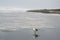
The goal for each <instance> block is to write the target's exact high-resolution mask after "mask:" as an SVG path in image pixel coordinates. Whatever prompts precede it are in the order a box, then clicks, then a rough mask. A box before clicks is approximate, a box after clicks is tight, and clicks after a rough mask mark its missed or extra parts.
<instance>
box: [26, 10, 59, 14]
mask: <svg viewBox="0 0 60 40" xmlns="http://www.w3.org/2000/svg"><path fill="white" fill-rule="evenodd" d="M27 12H38V13H40V12H41V13H54V14H55V13H57V14H60V9H41V10H27Z"/></svg>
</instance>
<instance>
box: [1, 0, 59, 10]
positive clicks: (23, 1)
mask: <svg viewBox="0 0 60 40" xmlns="http://www.w3.org/2000/svg"><path fill="white" fill-rule="evenodd" d="M1 7H2V8H4V7H11V8H23V9H24V8H25V9H40V8H60V0H0V8H1Z"/></svg>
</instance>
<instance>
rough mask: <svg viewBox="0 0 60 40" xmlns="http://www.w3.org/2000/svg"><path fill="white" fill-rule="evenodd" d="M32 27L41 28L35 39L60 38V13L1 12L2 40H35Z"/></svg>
mask: <svg viewBox="0 0 60 40" xmlns="http://www.w3.org/2000/svg"><path fill="white" fill-rule="evenodd" d="M32 28H38V29H40V30H39V31H38V35H39V37H38V38H37V39H35V40H60V31H59V30H60V14H43V13H32V12H31V13H28V12H11V13H0V40H34V39H33V37H34V36H33V30H32Z"/></svg>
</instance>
